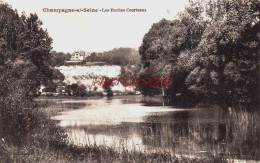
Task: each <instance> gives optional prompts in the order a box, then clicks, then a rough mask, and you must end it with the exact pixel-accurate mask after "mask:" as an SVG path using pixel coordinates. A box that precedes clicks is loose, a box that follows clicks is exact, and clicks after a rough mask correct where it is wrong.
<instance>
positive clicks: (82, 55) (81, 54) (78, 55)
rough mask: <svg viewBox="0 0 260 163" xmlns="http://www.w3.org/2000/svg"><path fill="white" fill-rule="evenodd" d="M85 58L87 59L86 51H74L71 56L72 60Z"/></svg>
mask: <svg viewBox="0 0 260 163" xmlns="http://www.w3.org/2000/svg"><path fill="white" fill-rule="evenodd" d="M84 59H85V53H84V52H74V53H73V54H72V55H71V58H70V60H71V61H83V60H84Z"/></svg>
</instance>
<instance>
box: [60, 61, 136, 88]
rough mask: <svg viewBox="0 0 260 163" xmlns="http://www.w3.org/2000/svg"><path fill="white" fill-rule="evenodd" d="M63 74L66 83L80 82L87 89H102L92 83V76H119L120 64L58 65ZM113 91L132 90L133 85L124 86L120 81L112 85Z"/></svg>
mask: <svg viewBox="0 0 260 163" xmlns="http://www.w3.org/2000/svg"><path fill="white" fill-rule="evenodd" d="M56 68H57V69H58V70H60V72H61V73H62V74H63V75H64V76H65V80H64V82H65V83H66V84H82V85H84V86H85V87H86V88H87V90H93V89H94V87H95V86H96V87H97V91H103V88H102V86H100V85H98V84H95V85H93V84H92V83H93V80H94V78H95V77H96V78H101V77H108V78H112V77H119V75H120V74H121V67H120V66H116V65H114V66H106V65H105V66H60V67H56ZM112 90H113V91H120V92H125V91H133V87H132V86H131V87H130V86H127V87H124V86H123V85H122V84H121V83H119V84H118V85H114V86H112Z"/></svg>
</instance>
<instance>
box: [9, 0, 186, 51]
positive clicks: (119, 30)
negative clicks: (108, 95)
mask: <svg viewBox="0 0 260 163" xmlns="http://www.w3.org/2000/svg"><path fill="white" fill-rule="evenodd" d="M4 2H6V3H8V4H10V5H11V6H12V7H13V8H14V9H17V10H18V12H19V13H21V12H22V11H25V13H26V14H27V15H29V14H30V13H37V15H38V16H39V18H40V20H42V22H43V28H45V29H47V31H48V33H49V35H50V36H51V38H52V39H53V44H52V46H53V50H55V51H62V52H70V53H71V52H73V51H76V50H84V51H88V52H102V51H108V50H111V49H113V48H118V47H131V48H138V47H139V46H140V45H141V43H142V39H143V36H144V35H145V33H147V32H148V31H149V29H150V28H151V25H152V24H153V23H156V22H158V21H160V20H161V19H162V18H166V19H174V18H175V17H176V14H177V13H178V12H180V11H183V10H184V7H185V5H187V4H188V0H4ZM44 8H48V9H77V8H81V9H83V8H94V9H98V10H99V12H97V13H94V12H92V13H91V12H80V13H77V12H75V13H57V12H55V13H54V12H44V11H43V9H44ZM102 8H103V9H111V8H114V9H117V8H121V9H127V8H130V9H135V8H138V9H146V12H100V10H102Z"/></svg>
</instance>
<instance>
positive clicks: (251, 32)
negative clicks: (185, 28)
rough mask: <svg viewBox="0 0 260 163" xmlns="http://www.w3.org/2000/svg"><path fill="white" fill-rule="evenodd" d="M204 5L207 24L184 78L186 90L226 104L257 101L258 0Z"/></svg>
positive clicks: (223, 1) (232, 0) (223, 0)
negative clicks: (193, 60) (193, 63)
mask: <svg viewBox="0 0 260 163" xmlns="http://www.w3.org/2000/svg"><path fill="white" fill-rule="evenodd" d="M206 8H207V9H206V16H205V17H206V21H207V27H206V29H205V31H204V33H203V39H202V40H201V41H200V43H199V45H198V47H197V48H196V53H195V55H194V58H195V60H196V61H195V62H196V65H195V66H194V69H193V70H192V71H191V72H190V74H189V76H188V77H187V80H186V82H187V84H188V85H189V89H190V90H192V91H193V92H195V93H197V94H198V95H201V96H204V97H206V98H212V97H215V99H216V100H218V101H219V102H221V103H222V104H227V105H231V104H232V103H238V102H240V103H249V102H251V103H252V102H256V101H257V97H258V93H259V92H258V91H259V89H258V83H259V81H258V80H259V79H258V77H259V71H258V66H257V64H258V54H259V37H260V35H259V2H257V1H251V0H248V1H235V0H229V1H226V0H222V1H210V2H208V3H207V4H206Z"/></svg>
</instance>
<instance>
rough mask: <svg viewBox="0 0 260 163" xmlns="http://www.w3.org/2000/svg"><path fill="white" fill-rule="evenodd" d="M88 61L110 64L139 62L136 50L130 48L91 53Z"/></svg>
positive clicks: (120, 64)
mask: <svg viewBox="0 0 260 163" xmlns="http://www.w3.org/2000/svg"><path fill="white" fill-rule="evenodd" d="M87 61H88V62H106V63H107V64H111V65H119V66H125V65H128V64H130V65H132V64H136V63H138V62H139V54H138V51H137V50H135V49H132V48H115V49H113V50H110V51H106V52H102V53H91V54H90V56H89V57H87Z"/></svg>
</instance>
